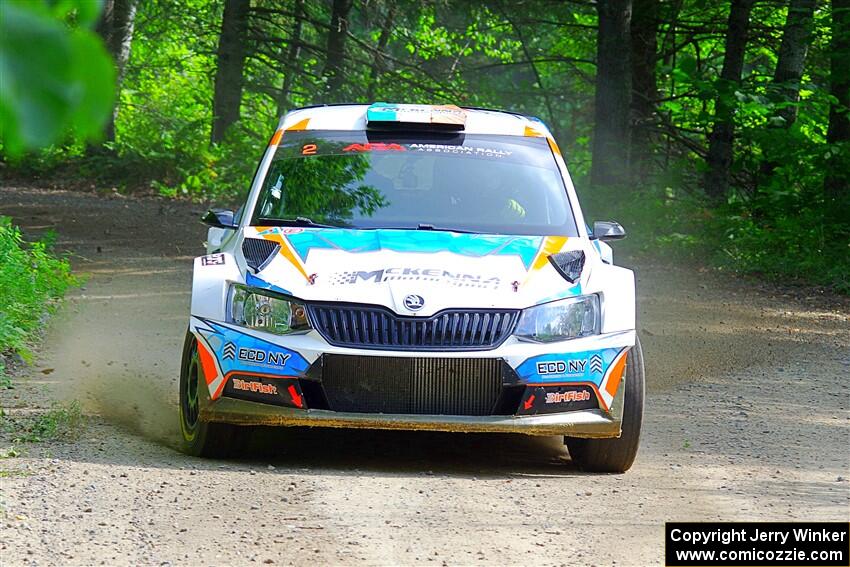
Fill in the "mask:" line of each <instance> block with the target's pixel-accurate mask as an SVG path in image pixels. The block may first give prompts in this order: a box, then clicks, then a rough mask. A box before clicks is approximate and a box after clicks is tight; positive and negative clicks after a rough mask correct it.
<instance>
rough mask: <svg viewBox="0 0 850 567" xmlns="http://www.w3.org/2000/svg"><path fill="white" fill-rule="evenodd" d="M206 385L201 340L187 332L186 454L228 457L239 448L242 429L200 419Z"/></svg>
mask: <svg viewBox="0 0 850 567" xmlns="http://www.w3.org/2000/svg"><path fill="white" fill-rule="evenodd" d="M205 387H206V381H205V380H204V379H203V370H202V368H201V365H200V363H199V360H198V342H197V339H196V338H195V336H194V335H193V334H192V333H186V340H185V342H184V343H183V358H182V362H181V364H180V404H179V407H180V440H181V449H182V450H183V452H184V453H186V454H189V455H193V456H195V457H212V458H226V457H229V456H232V455H233V454H234V452H235V449H236V448H238V447H239V446H240V445H241V443H240V438H241V431H240V428H239V427H238V426H235V425H230V424H227V423H211V422H207V421H203V420H201V419H200V416H199V413H200V407H201V403H202V401H203V399H204V396H203V391H202V388H205Z"/></svg>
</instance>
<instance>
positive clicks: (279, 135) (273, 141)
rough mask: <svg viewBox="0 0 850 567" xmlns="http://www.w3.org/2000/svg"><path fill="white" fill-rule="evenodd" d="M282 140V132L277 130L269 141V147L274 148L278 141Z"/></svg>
mask: <svg viewBox="0 0 850 567" xmlns="http://www.w3.org/2000/svg"><path fill="white" fill-rule="evenodd" d="M281 138H283V130H278V131H277V132H275V133H274V136H272V139H271V140H270V141H269V145H270V146H276V145H278V144H279V143H280V139H281Z"/></svg>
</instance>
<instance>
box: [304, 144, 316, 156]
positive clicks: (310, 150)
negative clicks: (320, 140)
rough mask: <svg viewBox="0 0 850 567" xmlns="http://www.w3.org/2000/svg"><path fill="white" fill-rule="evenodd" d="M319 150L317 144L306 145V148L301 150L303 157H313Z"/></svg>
mask: <svg viewBox="0 0 850 567" xmlns="http://www.w3.org/2000/svg"><path fill="white" fill-rule="evenodd" d="M317 149H318V146H316V144H304V146H303V147H302V148H301V155H302V156H311V155H313V154H315V153H316V150H317Z"/></svg>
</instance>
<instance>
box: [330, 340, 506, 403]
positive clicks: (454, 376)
mask: <svg viewBox="0 0 850 567" xmlns="http://www.w3.org/2000/svg"><path fill="white" fill-rule="evenodd" d="M322 383H323V385H324V390H325V396H326V397H327V400H328V406H329V408H330V409H331V410H333V411H344V412H356V413H403V414H428V415H490V414H492V413H493V410H494V408H495V406H496V403H497V401H498V400H499V394H500V393H501V391H502V373H501V363H500V361H499V360H498V359H481V358H467V359H464V358H401V357H383V356H346V355H331V354H326V355H325V356H324V358H323V364H322Z"/></svg>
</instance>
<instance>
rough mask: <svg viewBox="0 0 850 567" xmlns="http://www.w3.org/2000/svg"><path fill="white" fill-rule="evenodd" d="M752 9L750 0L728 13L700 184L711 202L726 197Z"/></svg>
mask: <svg viewBox="0 0 850 567" xmlns="http://www.w3.org/2000/svg"><path fill="white" fill-rule="evenodd" d="M752 9H753V0H732V6H731V8H730V9H729V24H728V26H727V29H728V31H727V33H726V44H725V52H724V54H723V69H722V70H721V72H720V80H719V81H718V85H717V100H716V101H715V103H714V127H713V128H712V130H711V134H710V135H709V138H708V157H707V158H706V162H707V165H708V171H706V174H705V179H704V181H703V186H704V190H705V194H706V195H707V196H708V197H709V198H710V199H711V200H712V201H714V202H720V201H723V200H724V199H725V198H726V196H727V195H728V193H729V174H730V170H731V169H732V156H733V148H734V143H735V122H734V117H735V89H736V88H737V87H738V86H739V85H740V84H741V72H742V70H743V68H744V53H745V52H746V48H747V36H748V34H749V28H750V12H751V11H752Z"/></svg>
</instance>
